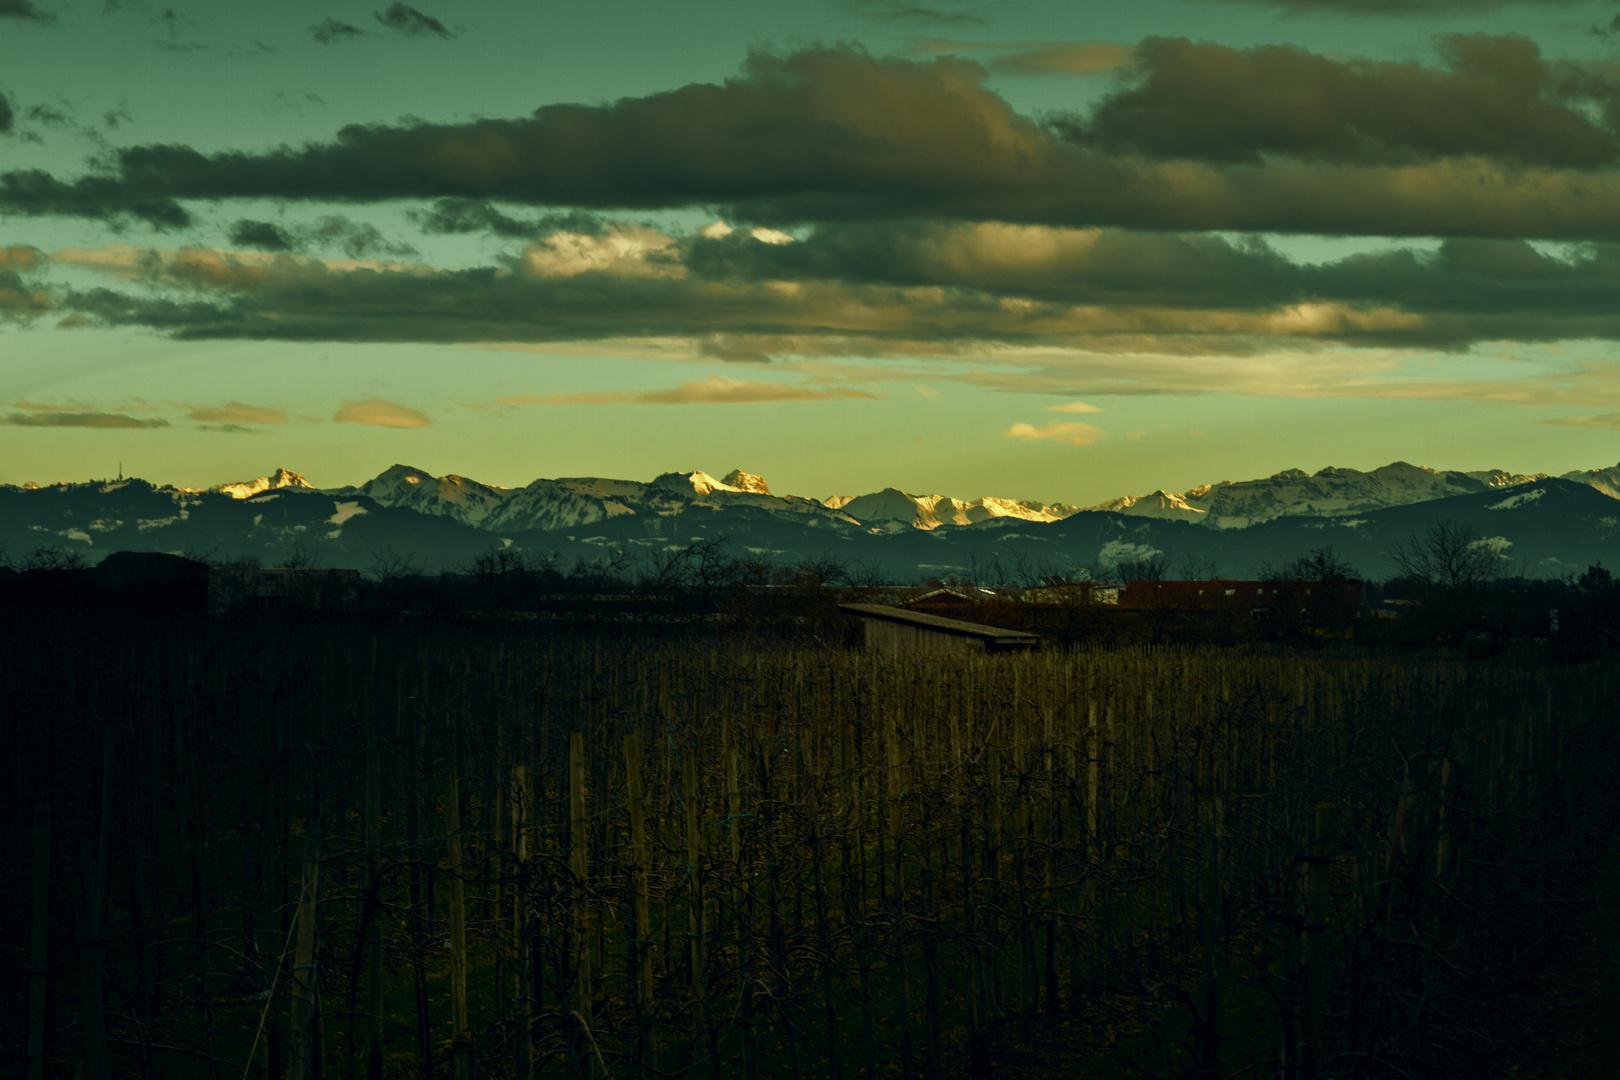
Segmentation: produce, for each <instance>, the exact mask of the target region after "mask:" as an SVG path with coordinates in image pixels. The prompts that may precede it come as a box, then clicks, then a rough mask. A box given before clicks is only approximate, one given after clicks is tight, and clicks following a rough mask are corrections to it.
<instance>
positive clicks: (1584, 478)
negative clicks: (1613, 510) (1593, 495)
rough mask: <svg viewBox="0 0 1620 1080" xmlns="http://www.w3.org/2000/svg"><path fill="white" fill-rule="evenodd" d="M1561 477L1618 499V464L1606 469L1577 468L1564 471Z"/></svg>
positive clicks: (1619, 484)
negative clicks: (1572, 470) (1571, 470)
mask: <svg viewBox="0 0 1620 1080" xmlns="http://www.w3.org/2000/svg"><path fill="white" fill-rule="evenodd" d="M1563 479H1565V480H1573V481H1575V482H1576V483H1577V484H1585V485H1586V486H1587V487H1591V488H1596V489H1597V490H1599V491H1601V492H1603V494H1605V495H1607V496H1608V497H1609V498H1611V499H1620V465H1612V466H1610V467H1609V468H1607V469H1577V470H1575V471H1574V472H1567V473H1565V474H1564V475H1563Z"/></svg>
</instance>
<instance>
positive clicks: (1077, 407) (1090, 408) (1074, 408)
mask: <svg viewBox="0 0 1620 1080" xmlns="http://www.w3.org/2000/svg"><path fill="white" fill-rule="evenodd" d="M1045 411H1046V412H1065V413H1098V412H1102V410H1101V409H1099V408H1097V406H1095V405H1087V404H1086V403H1085V402H1083V401H1071V402H1069V403H1068V404H1067V405H1048V406H1047V407H1046V410H1045Z"/></svg>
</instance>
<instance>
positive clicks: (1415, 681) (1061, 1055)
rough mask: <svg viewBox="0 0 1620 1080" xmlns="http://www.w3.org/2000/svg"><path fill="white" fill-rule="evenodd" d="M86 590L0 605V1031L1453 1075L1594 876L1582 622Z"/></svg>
mask: <svg viewBox="0 0 1620 1080" xmlns="http://www.w3.org/2000/svg"><path fill="white" fill-rule="evenodd" d="M121 618H123V617H122V616H107V617H106V618H105V619H102V618H100V617H98V620H97V621H96V622H94V623H92V622H90V621H88V620H85V619H68V618H66V617H64V618H63V619H62V620H61V621H57V622H45V623H34V624H31V625H29V626H27V627H24V626H21V625H11V626H8V627H6V628H5V630H4V634H5V637H4V648H3V650H0V687H3V688H4V691H3V692H0V732H3V733H4V735H3V739H4V743H3V745H4V749H5V751H6V753H5V757H4V759H3V761H0V769H4V770H5V772H4V789H3V794H0V835H3V836H4V838H5V841H4V845H3V847H0V858H3V859H4V863H3V872H0V1076H4V1077H12V1076H16V1077H23V1076H30V1077H32V1076H39V1077H63V1078H66V1077H84V1078H87V1080H99V1078H100V1077H105V1076H133V1077H160V1076H161V1077H199V1078H207V1080H216V1078H218V1077H244V1076H258V1077H265V1078H275V1077H282V1076H286V1077H292V1078H298V1080H307V1078H314V1077H333V1078H348V1077H377V1076H388V1077H421V1078H423V1080H426V1078H429V1077H433V1076H445V1077H452V1076H454V1077H470V1076H479V1077H528V1076H531V1075H546V1076H559V1077H560V1076H580V1077H587V1076H612V1077H624V1078H632V1077H654V1076H691V1077H698V1078H705V1080H708V1078H720V1077H727V1078H729V1077H743V1078H748V1080H752V1078H753V1077H756V1076H757V1077H791V1078H794V1080H808V1078H817V1080H819V1078H822V1077H857V1076H896V1077H898V1076H903V1075H905V1076H910V1075H914V1076H922V1077H957V1076H997V1077H1007V1076H1019V1075H1024V1076H1057V1075H1063V1076H1072V1077H1138V1076H1142V1077H1146V1076H1155V1077H1158V1076H1164V1077H1170V1076H1187V1075H1195V1076H1206V1077H1217V1076H1219V1077H1233V1078H1236V1077H1240V1076H1245V1077H1246V1076H1282V1077H1285V1078H1294V1077H1299V1078H1305V1077H1313V1076H1324V1077H1325V1076H1391V1077H1398V1076H1434V1075H1453V1074H1454V1075H1459V1076H1463V1075H1466V1076H1488V1075H1495V1074H1498V1073H1501V1072H1503V1071H1504V1070H1506V1069H1507V1068H1508V1067H1510V1064H1511V1063H1513V1062H1523V1061H1525V1060H1527V1058H1526V1055H1529V1057H1528V1060H1530V1061H1531V1062H1532V1063H1534V1062H1536V1061H1539V1062H1541V1063H1542V1064H1545V1062H1546V1054H1545V1053H1542V1054H1540V1055H1539V1057H1538V1055H1537V1054H1536V1048H1535V1046H1534V1045H1533V1044H1532V1040H1533V1039H1534V1038H1535V1037H1536V1032H1537V1031H1538V1030H1540V1028H1538V1025H1536V1024H1534V1023H1527V1022H1526V1021H1527V1018H1533V1017H1534V1016H1536V1015H1537V1014H1536V1011H1535V1010H1536V1007H1537V1004H1538V1002H1545V1001H1546V1000H1547V999H1548V998H1549V996H1550V995H1552V994H1553V993H1554V989H1553V988H1552V987H1550V986H1549V983H1548V979H1549V977H1551V975H1550V973H1552V974H1556V972H1558V971H1560V970H1565V971H1570V970H1577V969H1575V968H1570V967H1569V965H1570V964H1577V965H1579V964H1581V963H1585V961H1581V960H1580V959H1579V944H1580V942H1582V941H1587V942H1590V941H1591V939H1592V936H1593V933H1594V930H1593V927H1594V926H1597V925H1599V923H1596V922H1594V917H1593V915H1592V910H1593V904H1592V901H1594V900H1603V899H1604V898H1607V900H1608V901H1609V902H1610V903H1612V902H1613V901H1614V899H1615V894H1616V889H1615V887H1614V880H1613V875H1612V873H1607V874H1606V873H1603V872H1600V871H1601V870H1603V868H1604V867H1605V866H1608V867H1610V868H1611V869H1612V863H1607V864H1606V863H1605V856H1606V853H1607V851H1608V845H1609V841H1610V833H1611V831H1612V829H1611V824H1612V822H1613V821H1614V820H1615V813H1616V810H1617V809H1620V798H1617V796H1620V783H1617V782H1616V781H1617V777H1616V769H1615V765H1616V762H1617V761H1620V757H1617V755H1616V751H1617V749H1620V736H1617V730H1616V724H1617V721H1620V716H1617V712H1620V708H1617V706H1616V701H1615V690H1616V689H1617V687H1620V666H1617V665H1616V664H1614V663H1613V662H1612V661H1605V662H1600V663H1590V664H1585V665H1580V666H1576V665H1567V664H1566V665H1556V666H1555V665H1552V664H1548V663H1543V662H1542V661H1541V659H1540V658H1539V657H1538V655H1537V654H1534V653H1530V652H1526V653H1524V654H1523V655H1518V656H1515V655H1513V654H1504V655H1500V656H1497V657H1495V658H1493V659H1490V660H1473V661H1469V660H1461V659H1449V658H1447V657H1445V656H1443V655H1439V654H1436V655H1432V656H1417V655H1403V656H1382V655H1378V654H1373V653H1352V652H1345V653H1342V654H1333V655H1326V654H1321V653H1285V652H1275V651H1259V650H1241V651H1240V650H1216V649H1181V650H1171V649H1156V650H1147V649H1135V650H1113V651H1074V652H1062V651H1056V650H1054V651H1048V652H1043V653H1038V654H1035V655H1031V656H1007V657H980V658H974V659H962V658H958V659H942V658H937V657H936V658H931V659H929V658H910V659H877V658H874V657H871V656H864V655H861V654H859V653H856V652H849V651H842V650H829V649H808V650H807V649H802V648H793V647H789V646H787V645H782V644H776V643H768V642H756V643H738V642H717V641H713V640H690V641H680V640H668V639H666V640H662V641H653V640H638V639H634V638H626V637H611V636H580V635H572V636H571V635H566V634H561V633H556V632H553V633H550V634H547V633H545V632H542V631H540V630H536V629H534V628H532V627H530V628H523V629H514V628H513V627H511V626H509V625H503V626H490V625H485V626H469V625H466V624H458V623H439V624H430V625H417V626H410V627H401V626H398V625H392V626H378V625H374V624H371V623H366V622H361V621H354V622H333V621H331V620H328V621H325V622H322V621H318V620H316V619H314V618H313V617H310V618H290V619H288V620H285V621H284V620H280V619H272V620H264V621H258V622H254V621H239V622H215V621H208V620H204V619H175V620H172V621H162V620H157V621H154V620H151V619H145V620H138V619H134V618H131V619H130V620H129V621H127V622H120V621H117V620H118V619H121ZM1575 931H1578V932H1575ZM1599 951H1600V952H1601V949H1600V950H1599ZM1572 956H1573V957H1575V959H1573V960H1572V959H1570V957H1572ZM1560 964H1562V965H1564V967H1563V968H1560V967H1559V965H1560ZM1612 968H1613V965H1612V964H1611V965H1610V966H1609V967H1607V968H1605V967H1604V961H1603V958H1602V956H1601V955H1600V956H1598V957H1596V958H1595V959H1593V960H1592V962H1591V963H1590V964H1587V965H1586V967H1578V970H1579V971H1581V972H1586V971H1588V970H1589V969H1590V971H1593V972H1600V973H1601V972H1604V971H1610V970H1612ZM1582 977H1584V976H1582ZM1606 977H1607V976H1606V975H1603V974H1598V975H1595V976H1593V978H1596V979H1598V981H1599V982H1600V983H1601V982H1602V979H1603V978H1606ZM1566 981H1567V980H1566ZM1603 992H1604V988H1603V987H1602V986H1601V985H1600V986H1598V988H1597V990H1596V991H1595V994H1596V996H1595V997H1593V998H1592V1000H1593V1001H1598V1000H1599V999H1601V998H1602V994H1603ZM1568 1000H1570V1001H1572V1002H1575V999H1574V998H1570V999H1568ZM1580 1000H1582V1001H1584V1000H1586V999H1584V998H1582V999H1580ZM1577 1007H1578V1008H1585V1006H1584V1005H1580V1004H1579V1002H1575V1004H1572V1005H1571V1006H1570V1007H1569V1008H1565V1009H1563V1010H1562V1012H1564V1013H1568V1012H1570V1011H1571V1010H1572V1009H1575V1008H1577ZM1594 1015H1595V1014H1594Z"/></svg>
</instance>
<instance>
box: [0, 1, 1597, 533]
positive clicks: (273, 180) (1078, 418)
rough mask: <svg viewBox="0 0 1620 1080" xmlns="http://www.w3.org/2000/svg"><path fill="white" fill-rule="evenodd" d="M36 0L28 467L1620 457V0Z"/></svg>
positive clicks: (9, 76)
mask: <svg viewBox="0 0 1620 1080" xmlns="http://www.w3.org/2000/svg"><path fill="white" fill-rule="evenodd" d="M421 4H422V6H420V7H416V6H412V5H410V4H406V3H399V2H395V3H389V4H383V3H377V2H375V0H373V2H370V3H360V2H357V0H323V2H310V3H305V2H302V0H283V2H278V3H275V4H252V3H247V2H245V0H214V2H212V3H209V4H206V5H205V4H200V3H193V4H191V5H189V6H188V5H186V4H184V3H176V4H174V5H173V6H170V5H167V4H164V3H159V2H148V0H0V483H9V484H17V483H24V482H36V483H51V482H57V481H72V480H85V479H93V478H106V477H112V476H115V475H117V474H118V473H119V472H120V471H121V472H122V473H123V474H124V475H131V476H140V477H143V478H145V479H148V480H151V481H153V482H155V483H168V484H178V485H182V486H206V485H213V484H219V483H225V482H231V481H239V480H243V479H248V478H251V477H254V476H261V475H265V474H266V473H268V472H270V471H272V470H274V469H275V468H278V467H285V468H289V469H293V470H295V471H297V472H299V473H301V474H303V475H305V476H306V477H307V478H308V479H309V480H310V482H312V483H314V484H317V485H319V486H328V487H331V486H339V485H343V484H350V483H358V482H361V481H363V480H365V479H367V478H369V477H371V476H375V475H376V474H377V473H380V472H381V471H383V470H384V469H386V468H387V467H389V466H390V465H392V464H394V463H396V462H397V463H404V464H410V465H414V466H417V467H419V468H423V469H426V470H428V471H429V472H432V473H435V474H438V475H445V474H452V473H453V474H459V475H465V476H470V477H473V478H475V479H477V480H481V481H483V482H485V483H489V484H496V485H503V486H516V485H522V484H525V483H527V482H529V481H530V480H533V479H535V478H537V477H566V476H609V477H616V478H625V479H640V480H648V479H651V478H652V477H654V476H656V475H658V474H660V473H664V472H669V471H674V470H681V471H687V470H693V469H702V470H705V471H708V472H710V473H713V474H714V475H717V476H718V475H721V474H722V473H724V472H726V471H729V470H731V469H733V468H742V469H744V470H747V471H749V472H753V473H758V474H761V475H763V476H764V477H765V478H766V480H767V481H768V482H769V483H770V485H771V487H772V490H773V491H777V492H778V493H786V494H797V495H807V496H814V497H825V496H829V495H835V494H859V493H864V492H868V491H874V490H878V489H880V488H883V487H887V486H894V487H899V488H902V489H904V490H907V491H910V492H913V493H917V494H923V493H941V494H947V495H953V496H956V497H959V498H968V499H971V498H976V497H979V496H984V495H993V496H997V497H1003V498H1019V499H1038V500H1041V501H1045V502H1066V503H1072V504H1075V505H1082V506H1083V505H1092V504H1095V503H1098V502H1101V501H1103V500H1105V499H1109V498H1113V497H1116V496H1120V495H1126V494H1141V493H1144V492H1149V491H1153V490H1155V489H1161V488H1162V489H1165V490H1170V491H1181V490H1186V489H1187V488H1190V487H1193V486H1195V485H1198V484H1204V483H1212V482H1216V481H1219V480H1222V479H1229V480H1242V479H1249V478H1253V477H1258V476H1266V475H1270V474H1272V473H1275V472H1278V471H1280V470H1283V469H1290V468H1303V469H1306V470H1308V471H1312V472H1315V471H1317V470H1319V469H1321V468H1324V467H1327V466H1336V467H1348V468H1358V469H1371V468H1374V467H1376V466H1379V465H1382V464H1386V463H1388V462H1391V461H1396V460H1405V461H1409V462H1412V463H1415V464H1420V465H1426V466H1430V467H1434V468H1445V469H1486V468H1503V469H1507V470H1509V471H1513V472H1550V473H1562V472H1567V471H1570V470H1574V469H1586V468H1595V467H1600V466H1605V465H1612V464H1614V463H1615V462H1616V461H1617V460H1620V354H1617V351H1616V341H1617V339H1620V3H1616V2H1614V0H1592V2H1586V0H1569V2H1559V0H1539V2H1533V3H1530V2H1527V3H1512V2H1500V0H1498V2H1488V0H1136V2H1133V3H1130V4H1120V3H1117V2H1107V3H1104V2H1093V0H1060V2H1046V0H991V2H980V3H962V2H957V0H917V2H910V0H794V2H782V3H776V2H769V0H749V2H746V3H744V2H729V0H725V2H722V0H690V2H682V3H670V2H667V0H665V2H662V3H654V2H640V0H635V2H632V0H600V2H597V3H592V4H564V3H552V2H540V0H460V2H458V3H456V4H454V5H451V4H445V3H440V2H438V0H421Z"/></svg>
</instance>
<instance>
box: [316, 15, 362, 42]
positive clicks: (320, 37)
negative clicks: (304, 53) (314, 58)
mask: <svg viewBox="0 0 1620 1080" xmlns="http://www.w3.org/2000/svg"><path fill="white" fill-rule="evenodd" d="M309 33H310V36H311V37H313V38H314V39H315V40H316V41H318V42H320V43H321V44H322V45H330V44H331V43H332V42H334V41H347V40H348V39H349V38H355V37H362V36H364V35H365V31H364V30H362V29H360V28H359V27H358V26H353V25H351V24H349V23H346V22H339V21H338V20H336V19H333V18H330V17H328V18H325V19H322V20H321V21H320V22H318V23H316V24H315V25H314V26H312V27H310V28H309Z"/></svg>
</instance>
